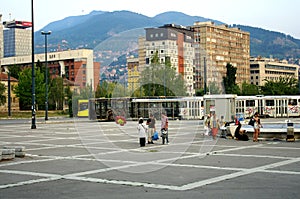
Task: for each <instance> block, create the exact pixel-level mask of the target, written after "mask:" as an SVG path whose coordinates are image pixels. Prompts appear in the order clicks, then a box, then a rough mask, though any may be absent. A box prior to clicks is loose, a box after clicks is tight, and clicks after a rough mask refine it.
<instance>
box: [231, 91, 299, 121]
mask: <svg viewBox="0 0 300 199" xmlns="http://www.w3.org/2000/svg"><path fill="white" fill-rule="evenodd" d="M299 108H300V96H259V95H258V96H237V98H236V112H237V113H243V114H244V116H245V118H249V117H251V116H252V115H253V114H254V113H255V112H258V113H259V114H260V115H261V116H263V117H274V118H276V117H299V116H300V112H299Z"/></svg>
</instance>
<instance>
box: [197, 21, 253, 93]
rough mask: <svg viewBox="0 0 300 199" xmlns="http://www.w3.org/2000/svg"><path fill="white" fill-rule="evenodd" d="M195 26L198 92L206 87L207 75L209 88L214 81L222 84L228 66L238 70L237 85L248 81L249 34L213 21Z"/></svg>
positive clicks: (198, 23)
mask: <svg viewBox="0 0 300 199" xmlns="http://www.w3.org/2000/svg"><path fill="white" fill-rule="evenodd" d="M192 27H193V30H194V31H195V45H194V46H195V69H194V73H195V77H194V79H195V88H196V89H201V88H203V87H204V76H205V74H206V77H207V78H206V80H207V85H209V83H211V82H215V83H217V84H218V85H220V84H221V83H222V81H223V77H224V76H225V75H226V65H227V63H230V64H231V65H233V66H234V67H236V68H237V72H236V75H237V76H236V82H237V84H241V83H243V82H244V81H245V82H249V79H250V70H249V59H250V33H248V32H244V31H241V30H240V29H238V28H229V27H228V26H227V25H215V24H214V23H213V22H196V23H194V25H193V26H192ZM205 66H206V67H205ZM204 68H206V73H204V71H205V70H204Z"/></svg>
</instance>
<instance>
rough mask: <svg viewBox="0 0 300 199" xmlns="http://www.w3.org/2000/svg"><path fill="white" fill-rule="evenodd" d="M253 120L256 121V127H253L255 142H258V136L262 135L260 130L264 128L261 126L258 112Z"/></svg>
mask: <svg viewBox="0 0 300 199" xmlns="http://www.w3.org/2000/svg"><path fill="white" fill-rule="evenodd" d="M253 119H254V126H253V128H254V133H253V142H258V136H259V134H260V128H261V127H262V126H261V123H260V119H259V114H258V112H256V113H255V114H254V117H253Z"/></svg>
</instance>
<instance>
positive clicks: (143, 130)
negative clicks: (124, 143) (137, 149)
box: [137, 118, 148, 147]
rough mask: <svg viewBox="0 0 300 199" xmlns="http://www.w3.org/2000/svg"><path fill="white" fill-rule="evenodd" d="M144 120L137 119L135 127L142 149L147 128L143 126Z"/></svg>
mask: <svg viewBox="0 0 300 199" xmlns="http://www.w3.org/2000/svg"><path fill="white" fill-rule="evenodd" d="M143 122H144V120H143V119H142V118H140V119H139V124H138V126H137V129H138V134H139V138H140V146H141V147H144V146H145V144H146V134H147V131H148V129H147V126H146V125H144V124H143Z"/></svg>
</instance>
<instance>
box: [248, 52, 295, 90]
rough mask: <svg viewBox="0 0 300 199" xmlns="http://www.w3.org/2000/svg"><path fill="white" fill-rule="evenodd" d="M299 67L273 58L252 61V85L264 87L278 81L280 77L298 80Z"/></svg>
mask: <svg viewBox="0 0 300 199" xmlns="http://www.w3.org/2000/svg"><path fill="white" fill-rule="evenodd" d="M298 72H299V66H298V65H297V64H289V63H288V61H286V60H281V61H280V60H276V59H271V58H262V57H257V58H251V59H250V83H251V84H254V85H257V86H264V85H265V83H266V81H265V80H269V81H278V80H279V78H280V77H293V78H295V79H297V80H298Z"/></svg>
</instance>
